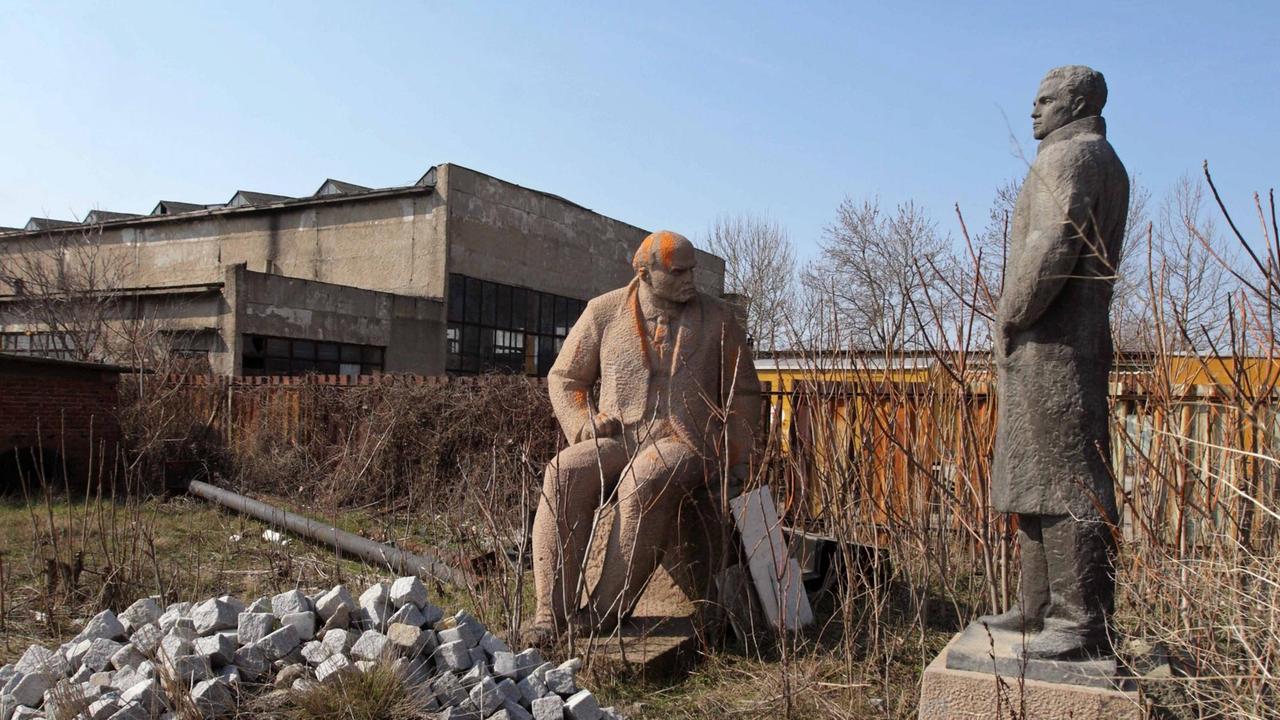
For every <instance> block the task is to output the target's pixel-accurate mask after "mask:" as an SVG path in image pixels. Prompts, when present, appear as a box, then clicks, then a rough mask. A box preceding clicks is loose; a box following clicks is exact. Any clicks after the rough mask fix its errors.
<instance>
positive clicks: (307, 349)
mask: <svg viewBox="0 0 1280 720" xmlns="http://www.w3.org/2000/svg"><path fill="white" fill-rule="evenodd" d="M293 356H294V357H295V358H300V359H302V360H315V359H316V344H315V343H314V342H312V341H310V340H294V341H293Z"/></svg>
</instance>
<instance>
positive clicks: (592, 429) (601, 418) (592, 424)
mask: <svg viewBox="0 0 1280 720" xmlns="http://www.w3.org/2000/svg"><path fill="white" fill-rule="evenodd" d="M621 432H622V420H620V419H618V418H617V417H615V416H613V415H610V414H608V413H596V416H595V419H594V420H588V421H587V424H586V425H584V426H583V427H582V433H581V435H582V439H583V440H590V439H591V438H607V437H613V436H614V435H617V434H619V433H621Z"/></svg>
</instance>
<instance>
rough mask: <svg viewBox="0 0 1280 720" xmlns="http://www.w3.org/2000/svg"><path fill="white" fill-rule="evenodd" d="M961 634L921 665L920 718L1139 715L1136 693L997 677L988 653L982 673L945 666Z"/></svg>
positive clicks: (1034, 719) (1122, 718)
mask: <svg viewBox="0 0 1280 720" xmlns="http://www.w3.org/2000/svg"><path fill="white" fill-rule="evenodd" d="M966 632H968V631H966ZM965 634H966V633H965V632H962V633H958V634H957V635H956V636H955V637H954V638H952V639H951V643H950V644H948V645H947V648H946V649H945V650H943V651H942V652H941V653H939V654H938V656H937V657H936V658H934V659H933V662H931V663H929V667H927V668H926V669H925V671H924V678H923V680H922V681H921V687H920V705H919V712H918V717H919V718H920V720H950V719H951V718H955V719H956V720H960V719H961V718H963V719H964V720H983V719H985V718H991V720H995V719H996V718H1009V717H1020V718H1025V719H1026V720H1059V719H1061V720H1068V719H1069V720H1095V719H1097V720H1102V719H1104V718H1105V719H1106V720H1140V719H1141V718H1142V709H1141V705H1140V704H1139V701H1138V694H1137V693H1136V692H1132V691H1122V690H1117V689H1114V688H1107V687H1093V686H1088V685H1069V684H1064V683H1060V682H1046V681H1043V680H1029V679H1026V677H1025V676H1020V675H1018V674H1017V673H1014V674H1012V675H1003V674H1001V675H996V674H993V673H992V672H991V658H990V657H989V656H988V657H987V670H986V671H985V672H978V671H973V670H960V669H956V668H950V667H948V666H947V665H948V661H947V656H948V654H949V653H950V652H951V651H952V650H953V649H954V648H955V647H956V645H957V643H960V642H961V641H962V639H964V636H965ZM984 634H985V633H984ZM1020 641H1021V640H1020V639H1019V642H1020ZM988 647H989V645H988ZM962 654H964V651H963V650H962Z"/></svg>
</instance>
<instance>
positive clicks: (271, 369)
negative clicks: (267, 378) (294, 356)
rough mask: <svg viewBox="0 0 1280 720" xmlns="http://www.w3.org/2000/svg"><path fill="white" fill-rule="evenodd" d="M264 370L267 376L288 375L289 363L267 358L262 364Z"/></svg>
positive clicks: (284, 360)
mask: <svg viewBox="0 0 1280 720" xmlns="http://www.w3.org/2000/svg"><path fill="white" fill-rule="evenodd" d="M264 368H265V370H266V374H268V375H288V374H289V361H288V360H286V359H284V358H273V357H269V358H267V359H266V361H265V363H264Z"/></svg>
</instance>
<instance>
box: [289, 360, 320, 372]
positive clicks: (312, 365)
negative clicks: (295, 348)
mask: <svg viewBox="0 0 1280 720" xmlns="http://www.w3.org/2000/svg"><path fill="white" fill-rule="evenodd" d="M315 371H316V362H315V361H314V360H294V361H293V374H294V375H303V374H306V373H309V372H315Z"/></svg>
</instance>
